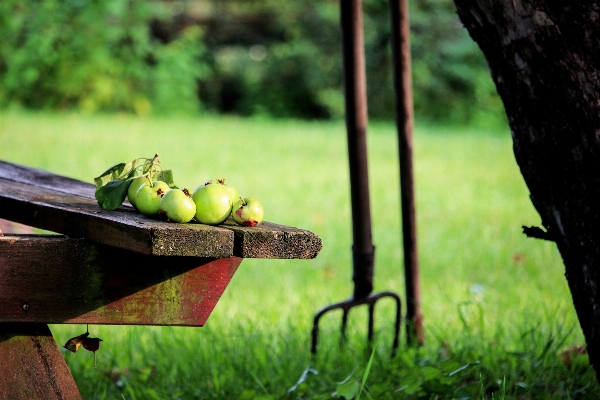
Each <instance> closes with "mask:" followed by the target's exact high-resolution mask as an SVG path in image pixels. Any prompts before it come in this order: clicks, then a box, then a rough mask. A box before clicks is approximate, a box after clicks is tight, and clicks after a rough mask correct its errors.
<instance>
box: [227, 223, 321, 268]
mask: <svg viewBox="0 0 600 400" xmlns="http://www.w3.org/2000/svg"><path fill="white" fill-rule="evenodd" d="M223 227H224V228H227V229H231V230H232V231H233V232H234V251H233V254H234V255H236V256H238V257H244V258H300V259H310V258H315V257H316V256H317V255H318V254H319V252H320V251H321V248H322V247H323V242H322V241H321V238H320V237H319V236H317V235H315V234H314V233H312V232H310V231H307V230H303V229H298V228H293V227H289V226H284V225H278V224H273V223H270V222H262V223H260V224H259V225H256V226H254V227H245V226H239V225H236V224H235V222H233V220H232V219H231V218H230V219H228V220H227V221H225V223H224V224H223Z"/></svg>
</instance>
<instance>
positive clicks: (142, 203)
mask: <svg viewBox="0 0 600 400" xmlns="http://www.w3.org/2000/svg"><path fill="white" fill-rule="evenodd" d="M170 189H171V188H170V187H169V185H167V184H166V183H165V182H163V181H154V182H150V181H148V182H144V183H142V185H141V186H140V188H139V189H138V191H137V193H136V195H135V205H136V207H137V209H138V210H140V212H141V213H142V214H144V215H156V214H158V212H159V211H160V199H161V197H162V196H163V195H164V194H165V193H167V192H168V191H169V190H170Z"/></svg>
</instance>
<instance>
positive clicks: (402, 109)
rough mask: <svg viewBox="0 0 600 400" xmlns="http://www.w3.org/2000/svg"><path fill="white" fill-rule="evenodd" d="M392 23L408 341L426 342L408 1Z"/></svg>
mask: <svg viewBox="0 0 600 400" xmlns="http://www.w3.org/2000/svg"><path fill="white" fill-rule="evenodd" d="M390 12H391V20H392V24H391V25H392V35H391V36H392V57H393V71H394V95H395V99H396V107H395V111H396V126H397V129H398V153H399V157H400V198H401V206H402V237H403V247H404V274H405V281H406V309H407V311H406V320H407V332H406V334H407V341H408V342H409V343H410V344H412V343H417V344H423V343H424V342H425V336H424V333H423V317H422V315H421V307H420V303H421V295H420V290H419V265H418V255H417V223H416V218H415V196H414V177H413V166H412V165H413V161H412V158H413V156H412V148H413V145H412V131H413V102H412V98H413V97H412V80H411V57H410V24H409V19H408V0H390Z"/></svg>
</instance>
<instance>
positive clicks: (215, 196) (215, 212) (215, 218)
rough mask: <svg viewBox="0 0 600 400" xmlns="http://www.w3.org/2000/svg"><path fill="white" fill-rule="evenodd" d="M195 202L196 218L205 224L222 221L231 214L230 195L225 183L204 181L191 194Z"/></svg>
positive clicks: (214, 223) (215, 223)
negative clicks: (218, 183)
mask: <svg viewBox="0 0 600 400" xmlns="http://www.w3.org/2000/svg"><path fill="white" fill-rule="evenodd" d="M192 199H193V200H194V203H195V204H196V220H197V221H198V222H200V223H203V224H207V225H217V224H220V223H222V222H223V221H225V220H226V219H227V217H229V216H230V215H231V207H232V205H233V204H232V202H231V196H230V194H229V190H228V189H227V188H226V187H225V185H215V184H211V183H208V182H207V183H205V184H203V185H200V186H198V187H197V188H196V189H195V190H194V194H192Z"/></svg>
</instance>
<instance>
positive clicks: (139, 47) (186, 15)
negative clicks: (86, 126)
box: [0, 0, 505, 123]
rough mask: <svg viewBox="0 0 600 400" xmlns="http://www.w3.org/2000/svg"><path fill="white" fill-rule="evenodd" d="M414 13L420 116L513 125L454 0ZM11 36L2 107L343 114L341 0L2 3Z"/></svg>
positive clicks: (382, 23)
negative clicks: (506, 122)
mask: <svg viewBox="0 0 600 400" xmlns="http://www.w3.org/2000/svg"><path fill="white" fill-rule="evenodd" d="M181 5H183V8H178V7H181ZM193 6H195V7H196V9H193ZM198 7H200V8H198ZM202 7H204V8H202ZM363 9H364V32H365V53H366V60H367V90H368V100H369V113H370V115H371V118H376V119H392V118H393V109H394V98H393V90H392V76H391V50H390V35H389V32H390V20H389V19H390V18H389V11H388V2H387V1H384V0H363ZM410 18H411V40H412V62H413V64H412V65H413V86H414V89H413V91H414V107H415V113H416V115H417V117H418V118H420V119H422V120H429V121H433V122H446V123H473V122H475V123H476V122H478V121H481V120H485V121H487V122H489V121H492V122H494V123H497V122H501V123H504V121H505V117H504V112H503V108H502V104H501V102H500V100H499V98H498V96H497V94H496V91H495V87H494V84H493V82H492V80H491V78H490V76H489V71H488V68H487V65H486V63H485V60H484V58H483V56H482V54H481V52H480V51H479V49H478V48H477V46H476V44H475V43H474V42H473V41H472V40H471V39H470V38H469V37H468V34H467V32H466V30H465V29H464V28H463V27H462V25H461V24H460V22H459V20H458V17H457V16H456V13H455V9H454V4H453V2H452V0H437V1H434V0H411V2H410ZM0 40H2V46H1V47H0V106H7V105H9V104H14V103H16V104H20V105H22V106H24V107H28V108H50V109H69V108H78V109H83V110H89V111H96V110H102V111H122V110H124V111H134V112H136V113H139V114H146V113H149V112H155V113H173V112H182V113H195V112H198V111H199V110H201V109H207V110H211V111H215V112H226V113H236V114H240V115H257V114H258V115H268V116H274V117H294V118H337V117H341V116H343V112H344V102H343V94H342V67H341V46H340V28H339V3H338V1H337V0H306V1H301V2H297V1H291V2H286V1H284V2H281V1H279V0H247V1H244V2H238V1H222V0H221V1H217V0H212V1H205V2H190V3H187V2H183V3H179V2H166V1H164V2H160V1H159V2H146V1H142V0H110V1H93V0H70V1H65V0H63V1H60V0H38V1H29V2H23V1H20V0H3V1H2V2H0Z"/></svg>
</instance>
